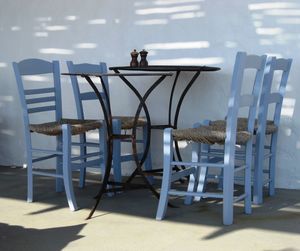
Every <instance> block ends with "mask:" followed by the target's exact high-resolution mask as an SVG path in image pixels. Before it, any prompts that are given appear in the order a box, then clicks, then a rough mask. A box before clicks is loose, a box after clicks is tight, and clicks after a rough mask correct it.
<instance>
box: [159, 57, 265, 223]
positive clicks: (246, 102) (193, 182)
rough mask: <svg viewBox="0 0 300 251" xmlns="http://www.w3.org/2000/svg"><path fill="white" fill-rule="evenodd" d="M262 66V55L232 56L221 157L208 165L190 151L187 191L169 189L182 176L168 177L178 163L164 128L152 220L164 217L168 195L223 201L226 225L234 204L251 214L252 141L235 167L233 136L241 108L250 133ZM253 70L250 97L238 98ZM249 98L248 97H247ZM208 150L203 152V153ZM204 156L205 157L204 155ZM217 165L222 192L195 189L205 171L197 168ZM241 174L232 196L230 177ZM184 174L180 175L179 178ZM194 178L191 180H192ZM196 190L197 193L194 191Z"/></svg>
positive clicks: (169, 133)
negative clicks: (238, 192)
mask: <svg viewBox="0 0 300 251" xmlns="http://www.w3.org/2000/svg"><path fill="white" fill-rule="evenodd" d="M265 64H266V56H256V55H247V54H246V53H245V52H239V53H237V56H236V61H235V65H234V71H233V76H232V83H231V91H230V97H229V102H228V113H227V116H226V139H225V144H224V156H223V161H222V162H221V163H216V164H215V163H212V162H211V161H210V158H208V157H205V158H201V155H200V152H201V147H200V146H198V148H197V147H196V148H194V151H193V156H192V162H186V161H183V162H181V164H183V165H185V166H186V168H190V169H193V170H195V171H194V173H193V174H191V176H190V177H191V179H190V184H189V186H188V190H187V191H186V192H184V191H176V190H175V191H174V190H170V187H171V182H172V181H174V180H175V179H180V178H182V176H180V175H178V174H176V175H175V174H174V175H173V174H172V166H174V165H178V164H180V162H179V161H172V160H171V156H173V155H172V152H173V139H172V129H171V128H167V129H165V131H164V173H163V182H162V188H161V196H160V200H159V205H158V209H157V215H156V219H158V220H161V219H163V218H164V216H165V213H166V209H167V203H168V197H169V195H179V196H186V202H187V204H188V203H190V201H191V197H197V196H198V197H212V198H216V197H217V198H222V199H223V224H225V225H230V224H232V223H233V204H234V202H236V201H240V200H244V210H245V213H246V214H250V213H251V164H252V145H253V142H252V138H250V139H249V140H248V142H247V144H246V146H245V148H246V158H245V159H244V162H245V163H244V164H242V165H241V166H238V163H236V162H235V153H236V133H237V118H238V111H239V109H240V108H241V107H242V106H247V107H248V108H249V113H248V131H249V132H250V133H253V130H254V121H255V116H256V108H257V103H258V97H259V93H260V90H261V86H262V82H263V76H264V69H265ZM249 68H250V69H255V70H256V75H255V80H254V83H253V90H252V93H251V94H246V95H242V94H241V89H242V84H243V76H244V71H245V70H246V69H249ZM249 95H250V96H249ZM207 150H208V149H206V151H207ZM206 156H208V155H206ZM213 166H218V167H220V168H222V169H223V189H222V191H221V192H220V194H216V193H207V192H203V185H201V186H200V187H199V189H200V190H201V191H198V190H197V189H195V188H196V186H197V187H198V186H199V180H200V177H201V180H202V182H203V183H205V177H203V176H205V174H206V170H205V169H203V170H204V174H203V172H201V169H202V168H203V167H204V168H209V167H213ZM241 170H244V171H245V175H244V184H245V188H244V194H242V195H240V196H238V197H234V177H235V172H240V171H241ZM184 174H185V173H184V172H183V173H182V175H184ZM193 176H194V177H193ZM195 190H197V191H195Z"/></svg>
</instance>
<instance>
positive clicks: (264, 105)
mask: <svg viewBox="0 0 300 251" xmlns="http://www.w3.org/2000/svg"><path fill="white" fill-rule="evenodd" d="M291 64H292V59H283V58H279V59H276V58H275V57H270V58H268V60H267V67H266V70H265V75H264V81H263V86H262V90H261V94H260V99H259V110H258V118H257V121H256V122H255V126H254V136H255V138H256V139H255V145H254V149H253V155H254V158H255V161H254V174H253V203H254V204H262V203H263V188H264V186H266V185H267V186H268V190H269V195H270V196H273V195H274V194H275V188H274V184H275V159H276V146H277V137H278V126H279V122H280V113H281V108H282V102H283V97H284V94H285V89H286V84H287V80H288V76H289V72H290V68H291ZM275 72H278V73H279V74H280V75H277V76H278V77H279V79H280V80H279V84H278V87H277V90H275V91H274V90H272V87H273V86H275V82H277V81H275V80H274V73H275ZM273 89H276V88H273ZM272 104H275V109H274V111H275V112H274V113H273V114H270V109H269V106H270V105H272ZM268 117H269V118H271V119H270V120H268ZM205 123H208V122H207V121H206V122H205ZM208 124H210V125H219V126H220V125H221V124H223V125H225V121H224V120H218V121H210V122H209V123H208ZM246 127H247V118H238V128H239V130H245V128H246ZM267 138H271V139H270V140H267ZM269 142H270V143H269ZM204 148H206V153H207V154H209V155H210V156H213V155H216V154H218V153H220V151H218V150H216V149H211V148H210V146H204ZM204 148H203V149H204ZM202 154H205V153H204V152H202ZM239 154H240V155H243V152H241V151H239ZM266 159H268V168H267V169H265V168H264V166H265V160H266ZM266 176H267V177H266ZM203 177H205V178H207V177H209V175H206V176H202V181H201V183H200V184H201V185H199V188H198V191H202V190H203V189H204V186H205V182H206V181H205V180H204V178H203ZM221 177H222V175H221ZM219 184H220V185H221V184H222V178H220V183H219ZM199 199H200V198H197V200H199Z"/></svg>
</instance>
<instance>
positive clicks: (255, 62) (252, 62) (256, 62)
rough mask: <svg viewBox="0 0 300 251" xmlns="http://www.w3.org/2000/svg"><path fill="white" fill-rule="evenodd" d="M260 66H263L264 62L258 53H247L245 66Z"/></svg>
mask: <svg viewBox="0 0 300 251" xmlns="http://www.w3.org/2000/svg"><path fill="white" fill-rule="evenodd" d="M262 67H264V62H262V59H261V57H260V56H258V55H248V56H247V58H246V65H245V68H250V69H252V68H253V69H258V70H260V69H261V68H262Z"/></svg>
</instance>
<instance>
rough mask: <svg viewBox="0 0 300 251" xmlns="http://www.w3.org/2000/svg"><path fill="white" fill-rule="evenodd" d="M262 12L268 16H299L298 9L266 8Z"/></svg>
mask: <svg viewBox="0 0 300 251" xmlns="http://www.w3.org/2000/svg"><path fill="white" fill-rule="evenodd" d="M264 14H265V15H269V16H300V9H290V10H266V11H264Z"/></svg>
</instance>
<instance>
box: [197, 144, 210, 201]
mask: <svg viewBox="0 0 300 251" xmlns="http://www.w3.org/2000/svg"><path fill="white" fill-rule="evenodd" d="M209 149H210V146H209V145H207V144H201V150H200V151H201V152H203V153H208V152H209ZM201 159H202V161H203V162H206V163H208V162H209V157H208V156H202V157H201ZM207 173H208V167H206V166H202V167H200V172H199V178H198V187H197V192H200V193H202V192H204V191H205V187H206V183H207V182H206V179H207ZM200 200H201V196H196V197H195V198H194V201H200Z"/></svg>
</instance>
